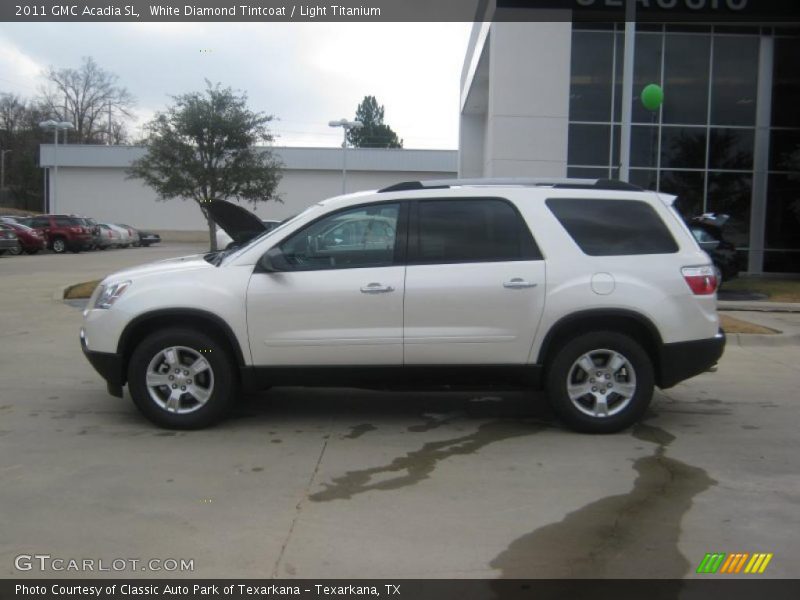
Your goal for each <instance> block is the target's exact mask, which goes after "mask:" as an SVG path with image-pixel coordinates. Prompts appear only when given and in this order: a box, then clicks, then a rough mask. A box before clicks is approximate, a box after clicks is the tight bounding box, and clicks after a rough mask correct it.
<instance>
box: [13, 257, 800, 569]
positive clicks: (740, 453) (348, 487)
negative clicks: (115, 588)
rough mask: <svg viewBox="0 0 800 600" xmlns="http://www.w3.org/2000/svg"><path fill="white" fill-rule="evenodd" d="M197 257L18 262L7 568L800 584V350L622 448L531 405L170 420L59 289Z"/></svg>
mask: <svg viewBox="0 0 800 600" xmlns="http://www.w3.org/2000/svg"><path fill="white" fill-rule="evenodd" d="M199 249H200V247H189V246H180V245H173V246H163V247H155V248H149V249H139V250H129V251H119V252H113V253H91V254H80V255H60V256H55V255H44V256H33V257H27V256H22V257H14V258H13V259H9V260H5V259H4V260H0V277H2V286H3V287H2V289H3V292H2V294H0V314H2V318H3V327H2V329H1V330H0V517H1V519H0V522H2V526H0V527H1V531H2V535H0V576H5V577H11V576H23V577H28V576H30V577H39V576H52V577H63V576H68V577H75V576H85V575H86V573H76V572H55V571H48V572H45V573H39V572H37V571H30V572H25V573H20V572H18V571H15V570H14V558H15V557H16V556H17V555H19V554H23V553H25V554H49V555H51V556H52V557H61V558H75V559H83V558H88V559H95V560H98V559H104V560H105V561H108V562H110V561H111V560H113V559H115V558H123V559H126V558H136V559H140V560H147V559H151V558H155V559H165V558H176V559H181V558H182V559H188V560H193V561H194V571H193V572H186V573H169V575H170V576H180V575H191V576H194V577H208V578H213V577H221V576H226V577H273V576H275V577H360V578H367V577H387V578H406V577H562V576H580V577H665V578H669V577H684V576H694V572H695V570H696V568H697V565H698V564H699V563H700V561H701V560H702V559H703V557H704V555H705V553H707V552H727V553H731V552H772V553H774V558H773V559H772V562H771V563H770V564H769V568H768V569H767V571H766V573H765V574H764V575H763V576H764V577H793V576H796V575H797V564H798V559H800V538H798V536H797V531H798V529H800V523H799V522H798V521H799V520H800V517H798V511H797V504H798V502H799V501H800V457H799V456H798V443H797V439H798V438H797V425H798V423H800V414H799V410H798V406H799V404H798V394H797V388H798V384H799V383H800V379H798V372H797V365H798V364H800V348H798V347H797V346H793V347H783V348H767V347H764V348H761V347H752V346H748V347H738V346H732V347H730V348H729V350H728V351H727V353H726V354H725V356H724V358H723V360H722V362H721V364H720V369H719V371H718V372H717V373H708V374H704V375H702V376H700V377H697V378H696V379H693V380H691V381H689V382H687V383H686V384H682V385H680V386H678V387H676V388H674V389H672V390H668V391H667V392H665V393H663V392H662V393H658V394H657V396H656V400H655V402H654V405H653V407H652V410H651V411H650V413H649V414H648V416H647V419H646V421H645V422H644V423H643V424H642V425H640V426H638V427H636V428H634V429H633V430H631V431H628V432H625V433H622V434H619V435H611V436H588V435H578V434H573V433H569V432H567V431H564V430H562V429H561V428H559V427H558V424H557V423H555V422H554V421H553V420H552V418H551V416H550V414H549V412H548V411H547V410H546V409H545V408H543V403H542V399H541V397H539V396H533V395H529V394H526V393H522V392H513V393H509V392H503V393H496V392H475V393H461V392H459V393H450V394H448V393H438V392H437V393H390V392H373V391H357V390H308V389H301V388H295V389H273V390H270V391H269V392H267V393H264V394H261V395H259V396H257V397H252V398H247V399H244V400H243V402H242V404H241V406H240V407H239V408H238V409H237V411H236V414H235V415H234V418H232V419H231V420H230V421H228V422H226V423H224V424H222V425H221V426H218V427H216V428H214V429H210V430H206V431H198V432H172V431H164V430H159V429H156V428H154V427H153V426H152V425H150V424H149V423H148V422H146V421H145V420H144V419H143V418H142V417H140V416H139V414H138V413H137V411H136V410H135V409H134V408H133V406H132V404H131V403H130V401H129V400H127V399H125V400H119V399H116V398H113V397H110V396H108V395H107V394H106V391H105V386H104V384H103V382H102V380H101V379H100V378H99V376H97V375H96V374H95V373H94V372H93V371H92V369H91V367H90V366H89V364H88V363H87V362H86V361H85V359H84V358H83V356H82V355H81V352H80V348H79V344H78V338H77V332H78V328H79V323H80V311H79V310H76V309H75V308H72V307H69V306H67V305H65V304H63V303H61V302H59V301H57V300H55V299H54V298H53V290H54V289H55V288H57V287H58V286H63V285H67V284H69V283H74V282H77V281H82V280H87V279H93V278H97V277H100V276H102V275H104V274H105V273H108V272H110V271H113V270H114V269H117V268H120V267H123V266H127V265H130V264H135V263H137V262H140V261H142V260H149V259H156V258H164V257H167V256H176V255H180V254H187V253H191V252H195V251H198V250H199ZM139 568H141V567H139ZM96 574H97V575H108V574H109V573H96ZM110 574H111V575H117V576H119V575H126V574H127V575H132V574H135V575H139V576H163V575H164V573H163V572H152V571H147V572H139V571H138V570H137V571H136V572H135V573H131V572H130V571H126V572H122V573H113V572H112V573H110ZM89 575H92V574H91V573H89ZM749 577H753V576H749Z"/></svg>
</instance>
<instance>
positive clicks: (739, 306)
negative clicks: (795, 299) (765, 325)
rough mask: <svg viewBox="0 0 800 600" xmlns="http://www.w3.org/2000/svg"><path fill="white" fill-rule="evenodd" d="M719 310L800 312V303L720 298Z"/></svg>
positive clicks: (718, 302)
mask: <svg viewBox="0 0 800 600" xmlns="http://www.w3.org/2000/svg"><path fill="white" fill-rule="evenodd" d="M717 310H722V311H725V310H740V311H744V312H748V311H750V312H774V313H800V304H792V303H789V302H740V301H738V300H718V301H717Z"/></svg>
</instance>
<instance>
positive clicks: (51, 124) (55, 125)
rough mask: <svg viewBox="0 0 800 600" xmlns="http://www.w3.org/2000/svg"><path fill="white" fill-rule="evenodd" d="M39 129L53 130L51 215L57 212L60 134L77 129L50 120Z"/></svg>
mask: <svg viewBox="0 0 800 600" xmlns="http://www.w3.org/2000/svg"><path fill="white" fill-rule="evenodd" d="M39 127H41V128H42V129H44V130H45V131H50V130H51V129H52V130H53V183H52V194H51V195H50V208H49V212H50V213H55V212H56V200H57V199H58V132H59V131H67V130H68V129H75V126H74V125H73V124H72V123H70V122H69V121H53V120H52V119H49V120H47V121H42V122H41V123H39Z"/></svg>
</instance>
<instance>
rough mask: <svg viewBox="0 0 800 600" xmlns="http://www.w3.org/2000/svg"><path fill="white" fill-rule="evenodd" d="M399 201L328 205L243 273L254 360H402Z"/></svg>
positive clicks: (338, 362) (374, 362)
mask: <svg viewBox="0 0 800 600" xmlns="http://www.w3.org/2000/svg"><path fill="white" fill-rule="evenodd" d="M405 211H406V209H405V208H404V206H403V204H402V203H399V202H384V203H373V204H368V205H360V206H356V207H350V208H346V209H342V210H339V211H335V212H333V213H329V214H328V215H325V216H323V217H321V218H319V219H317V220H315V221H313V222H312V223H310V224H308V225H306V226H304V227H303V228H302V229H300V230H299V231H297V232H294V233H292V234H290V235H289V236H288V237H287V238H286V239H284V240H282V241H281V242H280V243H279V244H277V245H276V246H275V247H274V248H273V249H272V250H270V256H273V258H274V260H273V263H272V264H273V266H275V265H276V264H277V269H278V270H276V271H272V272H259V270H258V269H257V270H256V272H254V273H253V276H252V277H251V279H250V284H249V288H248V293H247V323H248V333H249V337H250V349H251V352H252V356H253V361H254V364H255V365H257V366H292V365H307V366H310V365H314V366H336V365H339V366H344V365H387V366H388V365H395V366H397V365H401V364H402V360H403V292H404V277H405V266H404V253H405V245H406V241H407V234H406V230H407V227H406V225H405V223H406V221H407V218H406V216H405Z"/></svg>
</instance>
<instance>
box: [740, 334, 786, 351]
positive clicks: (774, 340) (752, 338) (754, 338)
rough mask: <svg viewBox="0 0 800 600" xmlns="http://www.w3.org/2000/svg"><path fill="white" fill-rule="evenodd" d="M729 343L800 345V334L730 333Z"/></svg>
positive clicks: (779, 345)
mask: <svg viewBox="0 0 800 600" xmlns="http://www.w3.org/2000/svg"><path fill="white" fill-rule="evenodd" d="M726 335H727V338H728V342H729V343H735V344H736V345H737V346H739V347H742V348H744V347H752V346H761V347H772V348H781V347H785V346H800V334H797V333H795V334H792V335H780V334H776V335H768V334H763V333H728V334H726Z"/></svg>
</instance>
